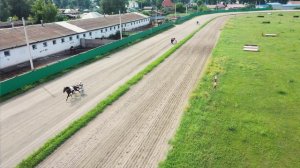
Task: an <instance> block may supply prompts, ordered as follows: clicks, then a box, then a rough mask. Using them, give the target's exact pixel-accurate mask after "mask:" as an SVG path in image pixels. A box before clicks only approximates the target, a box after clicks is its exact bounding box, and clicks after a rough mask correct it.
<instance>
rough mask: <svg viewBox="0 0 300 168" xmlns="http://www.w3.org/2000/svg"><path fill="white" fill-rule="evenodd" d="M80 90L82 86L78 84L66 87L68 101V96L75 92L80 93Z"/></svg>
mask: <svg viewBox="0 0 300 168" xmlns="http://www.w3.org/2000/svg"><path fill="white" fill-rule="evenodd" d="M80 90H81V88H80V86H78V85H75V86H66V87H64V90H63V93H65V92H67V94H68V96H67V98H66V101H67V100H68V98H69V97H70V96H71V97H72V94H74V93H75V92H78V93H80Z"/></svg>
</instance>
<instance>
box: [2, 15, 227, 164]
mask: <svg viewBox="0 0 300 168" xmlns="http://www.w3.org/2000/svg"><path fill="white" fill-rule="evenodd" d="M227 14H228V13H227ZM227 14H226V15H227ZM218 15H224V14H211V15H204V16H200V17H197V18H194V19H192V20H190V21H187V22H185V23H183V24H181V25H177V26H176V27H174V28H172V29H170V30H168V31H165V32H163V33H161V34H159V35H156V36H154V37H151V38H149V39H146V40H144V41H142V42H139V43H137V44H135V45H133V46H131V47H128V48H126V49H123V50H121V51H119V52H116V53H114V54H111V55H110V56H109V57H106V58H104V59H102V60H99V61H97V62H94V63H92V64H90V65H86V66H84V67H82V68H79V69H77V70H74V71H72V72H70V73H68V74H66V75H64V76H62V77H59V78H57V79H55V80H53V81H51V82H48V83H45V84H43V85H40V86H38V87H36V88H34V89H32V90H30V91H28V92H26V93H24V94H21V95H19V96H16V97H14V98H12V99H10V100H9V101H6V102H3V103H1V104H0V109H1V110H0V167H1V168H2V167H3V168H7V167H9V168H10V167H14V166H15V165H16V164H18V163H19V162H20V161H21V160H22V159H24V158H25V157H26V156H28V155H29V154H30V153H32V152H33V151H34V150H36V149H38V148H39V147H40V146H41V145H42V144H43V143H44V142H45V141H46V140H47V139H49V138H51V137H53V136H54V135H55V134H57V133H58V132H59V131H60V130H62V129H64V128H65V127H66V126H67V125H68V124H69V123H70V122H72V121H74V120H75V119H76V118H78V117H80V116H81V115H82V114H84V113H85V112H87V111H88V110H90V109H91V108H93V107H94V106H95V105H96V104H97V103H98V102H99V101H101V100H102V99H103V98H105V97H106V96H107V95H109V94H110V93H111V92H112V91H113V90H115V89H116V88H117V87H118V86H120V85H121V84H122V83H124V82H125V81H126V80H128V79H129V78H130V77H132V76H133V75H134V74H136V73H137V72H138V71H140V70H141V69H143V68H144V67H145V66H146V65H147V64H149V63H150V62H151V61H152V60H154V59H155V58H157V57H158V56H160V55H161V54H162V53H164V52H165V51H167V50H168V49H169V48H171V46H172V45H171V44H170V39H171V37H176V38H177V40H178V41H179V40H181V39H182V38H184V37H185V36H187V35H188V34H190V33H191V32H192V31H194V30H195V29H196V28H197V27H198V26H199V25H196V21H197V20H198V21H200V25H202V24H203V23H205V22H206V21H208V20H209V19H211V18H214V17H216V16H218ZM224 18H225V17H223V18H221V19H218V22H217V23H216V22H213V23H211V24H209V25H208V26H209V27H208V28H205V29H203V30H201V32H200V33H199V34H198V35H197V38H193V40H192V41H191V42H188V43H187V44H185V46H183V48H182V49H180V51H178V52H176V54H174V56H173V55H172V56H171V57H170V58H169V59H168V61H166V62H164V63H163V64H161V65H160V66H159V67H158V68H157V69H156V70H155V71H154V72H153V73H151V74H149V75H147V76H146V77H145V78H144V79H143V81H141V83H140V84H138V85H137V86H135V87H133V89H131V90H130V92H128V94H126V95H125V96H123V97H122V98H121V99H120V100H119V101H117V102H116V103H114V105H113V106H111V107H109V108H108V109H106V110H105V112H104V113H103V114H101V115H99V116H98V117H97V119H95V121H93V122H92V124H89V126H87V127H86V128H84V129H83V130H81V131H80V133H78V134H76V135H75V136H74V137H73V138H72V139H71V140H70V141H67V143H66V144H64V145H63V146H62V147H61V148H60V149H59V150H58V151H57V152H56V153H55V154H54V155H52V156H51V157H50V158H49V159H48V160H46V161H45V162H44V163H42V164H41V165H40V166H48V165H49V166H54V167H60V166H63V167H64V166H66V167H68V166H69V167H72V166H77V165H78V166H91V167H93V166H96V165H98V164H99V165H98V166H102V165H103V167H105V165H106V167H110V166H109V165H114V164H117V165H115V166H118V162H119V163H120V165H127V166H129V167H131V165H143V166H145V165H149V166H150V167H152V166H154V167H155V166H156V165H157V163H158V161H159V160H160V159H161V158H162V157H163V156H164V154H165V152H167V148H168V146H167V141H168V140H169V139H170V137H171V135H172V134H173V132H172V131H171V130H175V127H176V126H177V124H178V122H179V121H178V119H179V116H180V114H181V113H180V112H182V109H183V107H184V105H185V104H186V101H187V95H188V93H189V91H190V90H191V88H192V86H193V85H194V82H195V81H196V80H197V79H198V77H199V73H200V71H201V68H203V67H202V65H203V64H204V62H205V59H206V57H204V55H203V54H204V53H206V56H207V55H208V53H209V52H210V49H211V48H212V47H213V45H214V43H215V41H214V40H216V39H215V38H216V37H217V36H216V34H217V32H218V30H219V27H217V26H221V25H222V23H223V21H222V20H223V19H224ZM221 22H222V23H221ZM212 25H213V26H212ZM194 54H195V55H197V56H198V57H199V58H198V57H195V56H194ZM173 61H175V62H173ZM167 63H169V64H170V65H168V64H167ZM166 64H167V65H166ZM161 68H163V69H161ZM197 68H200V69H197ZM193 71H195V74H194V72H193ZM153 74H157V75H153ZM185 75H186V76H185ZM146 79H147V80H146ZM79 81H83V83H84V84H85V90H86V95H84V96H79V95H77V96H74V97H73V98H71V99H70V100H68V102H66V101H65V98H66V95H65V94H63V93H62V89H63V87H64V86H67V85H71V84H75V83H78V82H79ZM145 81H146V82H145ZM171 83H172V84H173V85H172V84H171ZM175 93H176V94H175ZM128 96H129V97H128ZM130 96H131V97H130ZM129 98H131V99H129ZM143 103H145V104H143ZM167 105H169V106H167ZM159 109H160V110H161V111H159ZM167 110H171V111H172V113H174V114H172V113H170V112H169V111H167ZM97 121H98V122H102V123H98V124H99V125H98V126H93V128H92V129H91V130H89V132H86V133H84V132H85V131H86V130H87V129H90V128H91V126H90V125H94V123H95V122H96V123H97ZM122 124H123V125H122ZM158 128H161V129H158ZM168 129H170V130H168ZM93 131H95V132H93ZM164 131H165V132H164ZM96 132H98V134H97V133H96ZM81 134H82V135H84V134H86V135H84V136H82V135H81ZM79 135H80V136H79ZM89 135H95V136H94V137H93V136H89ZM102 135H103V136H102ZM104 135H105V136H104ZM149 135H151V136H149ZM153 135H157V136H153ZM84 137H89V138H90V139H81V138H84ZM96 140H99V141H96ZM107 142H109V143H107ZM148 143H149V144H148ZM92 144H93V145H92ZM146 144H148V145H146ZM71 145H75V147H74V146H71ZM77 145H79V146H81V145H83V146H81V147H84V148H83V149H84V150H82V149H81V147H79V146H77ZM86 145H88V146H86ZM97 146H99V148H98V147H97ZM100 146H101V149H100ZM73 147H74V149H73ZM126 147H128V148H126ZM71 148H72V150H74V151H76V152H75V153H76V157H75V156H73V155H74V153H69V152H68V151H69V150H70V149H71ZM129 149H130V150H129ZM157 149H161V150H159V151H158V150H157ZM63 150H66V152H62V151H63ZM77 150H78V151H77ZM127 150H128V151H127ZM88 151H89V152H88ZM143 151H144V152H145V153H143ZM147 151H148V153H147ZM162 151H163V153H161V152H162ZM60 152H62V153H60ZM104 152H106V153H104ZM158 152H159V153H158ZM57 155H59V157H60V158H55V156H57ZM67 156H72V157H69V158H68V157H67ZM149 156H151V160H149V158H150V157H149ZM145 158H148V160H147V159H145ZM55 159H59V161H58V160H55ZM60 159H61V160H60ZM54 160H55V161H54ZM95 160H97V162H95ZM52 161H53V163H51V164H50V162H52ZM72 163H73V164H74V165H73V164H72ZM52 164H53V165H52ZM68 164H70V165H68ZM85 164H86V165H85Z"/></svg>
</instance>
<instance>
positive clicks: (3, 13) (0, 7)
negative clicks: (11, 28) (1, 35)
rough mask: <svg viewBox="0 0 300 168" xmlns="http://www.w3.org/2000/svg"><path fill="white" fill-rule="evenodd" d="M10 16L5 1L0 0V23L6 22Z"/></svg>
mask: <svg viewBox="0 0 300 168" xmlns="http://www.w3.org/2000/svg"><path fill="white" fill-rule="evenodd" d="M9 16H10V8H9V6H8V3H7V0H0V21H7V19H8V18H9Z"/></svg>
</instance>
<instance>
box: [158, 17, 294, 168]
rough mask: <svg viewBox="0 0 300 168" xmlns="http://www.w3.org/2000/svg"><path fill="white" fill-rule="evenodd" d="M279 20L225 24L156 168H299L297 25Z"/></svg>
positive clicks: (237, 20) (242, 19)
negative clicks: (253, 46) (247, 49)
mask: <svg viewBox="0 0 300 168" xmlns="http://www.w3.org/2000/svg"><path fill="white" fill-rule="evenodd" d="M278 14H279V13H273V14H272V15H268V14H249V15H243V16H238V17H234V18H232V19H231V20H230V21H229V22H228V23H227V24H226V26H225V28H224V30H223V32H222V34H221V37H220V40H219V42H218V44H217V46H216V48H215V49H214V51H213V54H212V55H213V56H212V59H211V62H210V64H209V66H208V67H207V70H206V73H205V74H204V76H203V77H202V79H201V80H200V82H199V83H198V85H197V87H196V89H195V90H194V92H193V93H192V95H191V97H190V101H189V105H188V107H187V109H186V111H185V113H184V115H183V118H182V121H181V124H180V127H179V128H178V130H177V133H176V136H175V138H174V139H173V140H172V141H171V142H170V143H171V146H172V149H171V150H170V152H169V153H168V156H167V159H166V160H165V161H163V162H162V163H161V164H160V167H161V168H176V167H180V168H183V167H188V168H200V167H222V168H223V167H299V165H300V47H299V46H300V19H299V18H294V17H293V16H294V15H299V12H293V13H292V12H291V13H282V14H283V16H279V15H278ZM258 15H264V18H261V17H257V16H258ZM263 21H270V24H262V22H263ZM262 33H264V34H265V33H267V34H268V33H270V34H271V33H272V34H273V33H274V34H277V37H263V36H262ZM245 44H256V45H259V47H260V52H245V51H243V50H242V49H243V46H244V45H245ZM216 74H217V75H218V86H217V88H216V89H213V87H212V83H213V77H214V76H215V75H216Z"/></svg>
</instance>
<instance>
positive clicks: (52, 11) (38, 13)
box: [31, 0, 57, 22]
mask: <svg viewBox="0 0 300 168" xmlns="http://www.w3.org/2000/svg"><path fill="white" fill-rule="evenodd" d="M31 12H32V13H33V16H34V19H35V21H36V22H40V20H43V21H44V22H53V21H55V18H56V15H57V8H56V6H55V5H53V4H52V3H51V2H45V0H36V1H35V2H34V4H33V5H32V8H31Z"/></svg>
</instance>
